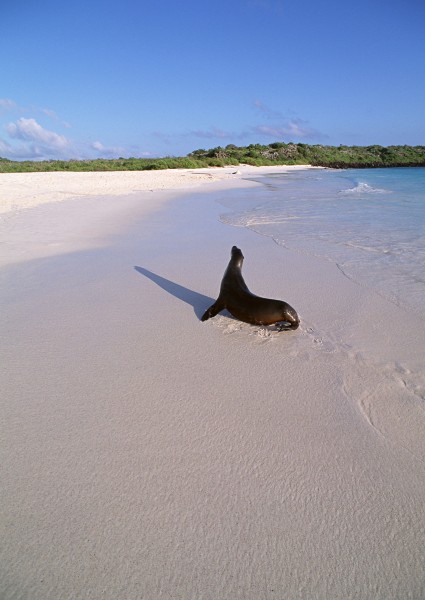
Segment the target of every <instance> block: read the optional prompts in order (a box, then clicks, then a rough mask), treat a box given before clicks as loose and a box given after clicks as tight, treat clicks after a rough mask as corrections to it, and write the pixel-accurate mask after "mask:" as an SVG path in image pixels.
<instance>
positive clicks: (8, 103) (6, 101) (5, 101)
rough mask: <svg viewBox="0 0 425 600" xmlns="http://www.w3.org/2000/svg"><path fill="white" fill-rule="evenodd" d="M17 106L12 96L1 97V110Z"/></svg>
mask: <svg viewBox="0 0 425 600" xmlns="http://www.w3.org/2000/svg"><path fill="white" fill-rule="evenodd" d="M16 108H17V104H16V102H14V100H11V99H10V98H0V110H5V111H6V110H15V109H16Z"/></svg>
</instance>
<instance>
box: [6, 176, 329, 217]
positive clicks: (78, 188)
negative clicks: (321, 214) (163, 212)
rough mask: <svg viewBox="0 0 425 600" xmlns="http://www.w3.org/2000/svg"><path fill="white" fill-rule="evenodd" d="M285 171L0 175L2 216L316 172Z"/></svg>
mask: <svg viewBox="0 0 425 600" xmlns="http://www.w3.org/2000/svg"><path fill="white" fill-rule="evenodd" d="M314 168H316V169H317V168H322V167H312V166H310V165H301V166H300V165H295V166H282V167H250V166H243V165H240V166H237V167H211V168H205V169H199V171H198V170H196V169H164V170H160V171H111V172H104V171H102V172H63V171H56V172H40V173H0V215H1V214H2V213H3V214H5V213H9V212H15V211H18V210H23V209H28V208H34V207H36V206H40V205H42V204H47V203H52V202H61V201H64V200H67V199H70V198H77V197H97V196H122V195H128V194H137V193H141V192H147V191H149V192H157V191H167V190H168V191H169V190H182V191H185V190H190V189H196V188H198V187H200V186H205V185H206V184H211V183H218V182H223V183H226V182H228V183H230V182H231V181H240V180H241V179H243V178H244V177H249V176H252V175H261V174H262V173H285V172H288V173H289V172H291V171H294V170H304V169H314Z"/></svg>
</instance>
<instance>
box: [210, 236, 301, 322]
mask: <svg viewBox="0 0 425 600" xmlns="http://www.w3.org/2000/svg"><path fill="white" fill-rule="evenodd" d="M243 259H244V255H243V254H242V251H241V250H240V249H239V248H237V247H236V246H233V248H232V253H231V258H230V262H229V264H228V267H227V269H226V271H225V273H224V275H223V279H222V280H221V286H220V294H219V296H218V298H217V300H216V301H215V302H214V304H213V305H212V306H210V307H209V308H208V309H207V310H206V311H205V313H204V314H203V315H202V318H201V321H207V320H208V319H211V317H215V315H217V314H218V313H219V312H221V311H222V310H224V309H227V310H228V311H229V313H230V314H232V315H233V316H234V317H236V319H239V320H240V321H244V322H245V323H251V324H252V325H273V324H274V323H280V322H283V323H282V324H281V325H279V326H278V327H279V329H280V331H283V330H286V329H297V327H298V325H299V324H300V319H299V317H298V315H297V313H296V311H295V310H294V309H293V308H292V306H290V305H289V304H287V302H283V301H282V300H271V299H269V298H261V297H260V296H256V295H255V294H253V293H252V292H250V291H249V289H248V287H247V285H246V283H245V281H244V278H243V277H242V264H243Z"/></svg>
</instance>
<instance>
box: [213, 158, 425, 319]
mask: <svg viewBox="0 0 425 600" xmlns="http://www.w3.org/2000/svg"><path fill="white" fill-rule="evenodd" d="M256 181H258V182H259V183H261V184H262V185H261V186H255V187H253V188H249V189H243V190H234V191H232V192H229V194H228V195H227V196H226V199H225V201H224V204H225V206H226V208H228V209H230V210H229V211H228V212H226V213H225V214H223V215H221V217H220V218H221V220H222V222H224V223H227V224H230V225H234V226H238V227H247V228H249V229H251V230H253V231H255V232H257V233H259V234H261V235H265V236H269V237H271V238H273V240H274V241H275V242H276V243H277V244H279V245H282V246H285V247H288V248H291V249H292V250H296V251H299V252H303V253H306V254H313V255H316V256H320V257H323V258H326V259H328V260H330V261H333V262H335V263H336V264H337V265H338V267H339V268H340V269H341V271H342V272H343V273H344V274H345V275H346V276H347V277H349V278H350V279H353V280H354V281H356V282H357V283H359V284H361V285H365V286H367V287H369V288H372V289H373V290H374V291H375V292H376V293H378V294H380V295H382V296H383V297H385V298H386V299H387V300H390V301H391V302H393V303H395V304H397V305H399V306H403V307H405V308H407V309H408V310H413V311H414V312H415V313H416V314H418V315H419V316H420V317H421V318H423V319H425V168H397V169H349V170H343V171H333V170H316V169H314V170H313V169H312V170H307V171H298V172H293V173H282V174H274V175H268V176H265V177H259V178H258V179H256Z"/></svg>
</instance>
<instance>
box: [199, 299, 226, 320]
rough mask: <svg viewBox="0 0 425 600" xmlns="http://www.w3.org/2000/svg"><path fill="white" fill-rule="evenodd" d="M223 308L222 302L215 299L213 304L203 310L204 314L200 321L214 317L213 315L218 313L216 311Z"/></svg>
mask: <svg viewBox="0 0 425 600" xmlns="http://www.w3.org/2000/svg"><path fill="white" fill-rule="evenodd" d="M224 308H225V307H224V306H223V304H222V303H221V302H219V301H218V300H216V301H215V302H214V304H213V305H212V306H210V307H209V308H208V309H207V310H206V311H205V312H204V314H203V315H202V317H201V321H208V319H211V317H215V315H218V313H219V312H220V311H222V310H224Z"/></svg>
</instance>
